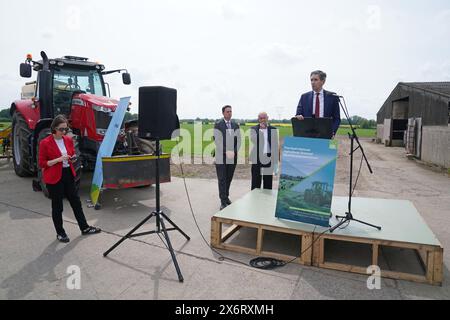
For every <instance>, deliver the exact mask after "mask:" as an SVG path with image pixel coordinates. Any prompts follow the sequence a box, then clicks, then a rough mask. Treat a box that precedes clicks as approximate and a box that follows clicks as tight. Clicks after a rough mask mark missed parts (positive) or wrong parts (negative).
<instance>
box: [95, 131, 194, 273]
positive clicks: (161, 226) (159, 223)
mask: <svg viewBox="0 0 450 320" xmlns="http://www.w3.org/2000/svg"><path fill="white" fill-rule="evenodd" d="M156 154H157V156H158V158H157V159H156V209H155V211H153V212H152V213H151V214H150V215H149V216H148V217H147V218H145V219H144V220H142V221H141V222H140V223H139V224H138V225H137V226H136V227H134V228H133V230H131V231H130V232H128V233H127V234H126V235H125V236H124V237H123V238H122V239H120V240H119V241H118V242H117V243H116V244H115V245H113V246H112V247H111V248H110V249H108V251H106V252H105V253H104V254H103V256H104V257H106V256H108V254H110V253H111V251H113V250H114V249H115V248H117V247H118V246H119V245H120V244H121V243H122V242H124V241H125V240H126V239H131V238H136V237H141V236H145V235H150V234H157V235H159V234H161V233H162V234H163V236H164V238H165V240H166V243H165V244H166V245H167V249H168V250H169V252H170V255H171V256H172V261H173V264H174V265H175V269H176V271H177V274H178V280H179V281H180V282H183V281H184V278H183V275H182V274H181V270H180V266H179V265H178V261H177V258H176V255H175V252H174V250H173V247H172V243H171V242H170V238H169V234H168V232H169V231H178V232H180V233H181V234H182V235H183V236H184V237H185V238H186V239H187V240H188V241H189V240H191V238H190V237H189V236H188V235H187V234H186V233H184V232H183V230H181V229H180V228H179V227H178V226H177V225H176V224H175V223H174V222H172V220H170V219H169V217H167V215H166V214H165V213H164V212H163V211H162V210H161V198H160V179H159V160H160V156H161V152H160V141H159V138H156ZM153 217H155V218H156V230H153V231H148V232H142V233H136V234H135V232H136V231H137V230H138V229H139V228H141V227H142V226H143V225H144V224H145V223H147V221H149V220H150V219H151V218H153ZM164 220H166V221H167V222H168V223H169V224H170V225H171V226H172V228H166V224H165V223H164Z"/></svg>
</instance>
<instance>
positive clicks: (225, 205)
mask: <svg viewBox="0 0 450 320" xmlns="http://www.w3.org/2000/svg"><path fill="white" fill-rule="evenodd" d="M226 207H228V205H227V204H226V203H222V204H221V205H220V211H222V210H223V209H225V208H226Z"/></svg>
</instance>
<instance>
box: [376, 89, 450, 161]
mask: <svg viewBox="0 0 450 320" xmlns="http://www.w3.org/2000/svg"><path fill="white" fill-rule="evenodd" d="M377 140H378V141H379V142H381V143H384V144H385V145H386V146H399V147H400V146H404V147H406V149H407V152H408V153H409V154H411V155H413V156H415V157H416V158H418V159H421V160H423V161H426V162H429V163H432V164H436V165H439V166H441V167H445V168H450V82H413V83H399V84H398V85H397V87H395V89H394V90H393V91H392V93H391V95H390V96H389V97H388V99H387V100H386V102H385V103H384V104H383V106H382V107H381V109H380V111H379V112H378V113H377Z"/></svg>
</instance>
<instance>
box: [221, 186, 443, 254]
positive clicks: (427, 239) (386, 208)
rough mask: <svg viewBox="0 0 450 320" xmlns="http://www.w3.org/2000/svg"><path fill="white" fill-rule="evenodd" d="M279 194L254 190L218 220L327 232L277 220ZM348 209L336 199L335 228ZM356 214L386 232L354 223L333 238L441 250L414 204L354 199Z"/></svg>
mask: <svg viewBox="0 0 450 320" xmlns="http://www.w3.org/2000/svg"><path fill="white" fill-rule="evenodd" d="M277 193H278V191H270V190H254V191H252V192H250V193H248V194H247V195H245V196H244V197H243V198H242V199H240V200H238V201H236V202H234V203H233V204H232V205H230V206H228V207H227V208H225V209H224V210H222V211H221V212H219V213H217V214H216V215H215V217H217V218H222V219H229V220H235V221H240V222H247V223H253V224H259V225H265V226H273V227H280V228H287V229H293V230H300V231H305V232H314V230H315V232H316V233H321V232H324V231H325V230H326V228H323V227H319V226H317V227H316V226H314V225H309V224H303V223H299V222H292V221H287V220H281V219H278V218H276V217H275V207H276V201H277ZM347 207H348V198H347V197H333V203H332V212H333V217H332V218H331V219H330V224H331V226H333V225H336V224H337V222H338V220H337V219H336V218H335V217H334V215H344V214H345V212H346V211H347ZM352 213H353V216H354V218H355V219H359V220H362V221H366V222H368V223H371V224H375V225H379V226H381V227H382V230H381V231H378V230H377V229H375V228H371V227H369V226H365V225H362V224H360V223H358V222H355V221H352V222H351V223H350V225H349V226H348V227H347V228H345V229H343V230H339V229H338V230H336V231H335V232H334V233H333V235H336V236H339V235H341V236H346V237H354V238H364V239H370V240H385V241H395V242H404V243H413V244H422V245H431V246H441V244H440V242H439V240H438V239H437V238H436V236H435V235H434V234H433V232H432V231H431V230H430V228H429V227H428V225H427V224H426V222H425V221H424V220H423V219H422V217H421V216H420V214H419V212H418V211H417V209H416V208H415V207H414V205H413V204H412V203H411V202H410V201H405V200H387V199H369V198H353V199H352Z"/></svg>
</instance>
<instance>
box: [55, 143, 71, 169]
mask: <svg viewBox="0 0 450 320" xmlns="http://www.w3.org/2000/svg"><path fill="white" fill-rule="evenodd" d="M55 141H56V144H57V145H58V148H59V151H61V155H63V156H66V155H67V149H66V145H65V144H64V139H59V140H58V139H55ZM69 167H70V165H69V161H63V168H69Z"/></svg>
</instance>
